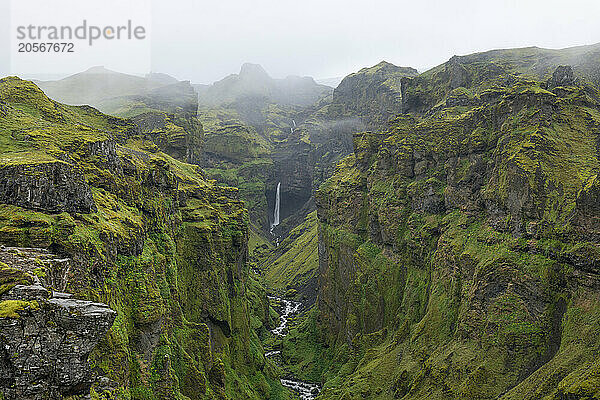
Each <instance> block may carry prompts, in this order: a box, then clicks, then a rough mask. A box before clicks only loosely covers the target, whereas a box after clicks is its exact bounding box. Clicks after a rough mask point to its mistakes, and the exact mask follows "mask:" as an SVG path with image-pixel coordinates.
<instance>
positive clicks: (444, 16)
mask: <svg viewBox="0 0 600 400" xmlns="http://www.w3.org/2000/svg"><path fill="white" fill-rule="evenodd" d="M27 1H28V0H19V2H27ZM54 1H59V0H46V2H47V3H50V4H52V3H53V2H54ZM80 1H89V0H80ZM121 1H122V2H127V1H128V0H121ZM147 1H148V2H150V3H151V4H152V13H151V15H152V29H151V53H150V54H151V67H150V68H151V69H152V70H153V71H155V72H165V73H168V74H171V75H173V76H175V77H177V78H179V79H185V80H192V81H193V82H196V83H208V82H212V81H214V80H217V79H221V78H222V77H224V76H226V75H228V74H230V73H235V72H237V71H239V68H240V65H241V64H242V63H244V62H253V63H259V64H262V65H263V66H264V67H265V69H266V70H267V71H268V72H269V73H270V74H271V75H272V76H274V77H284V76H287V75H310V76H313V77H315V78H330V77H338V76H344V75H347V74H348V73H351V72H353V71H356V70H358V69H360V68H361V67H364V66H370V65H373V64H376V63H377V62H379V61H381V60H386V61H389V62H392V63H394V64H397V65H402V66H412V67H415V68H417V69H419V70H424V69H426V68H429V67H432V66H435V65H437V64H440V63H442V62H444V61H446V60H447V59H448V58H450V57H451V56H452V55H454V54H468V53H472V52H476V51H484V50H489V49H494V48H507V47H523V46H531V45H535V46H540V47H548V48H562V47H569V46H575V45H583V44H592V43H596V42H600V23H599V18H598V17H599V16H600V1H598V0H571V1H565V0H531V1H528V0H520V1H512V0H510V1H509V0H494V1H484V0H458V1H434V0H421V1H417V0H412V1H404V0H360V1H355V0H295V1H289V0H210V1H204V0H201V1H199V0H147ZM0 2H7V0H0ZM90 4H96V5H97V7H102V4H103V1H101V0H95V1H94V2H90ZM102 8H103V11H104V13H106V10H107V8H106V7H102ZM109 9H110V8H109ZM0 11H2V6H1V5H0ZM57 12H64V11H62V10H60V11H57ZM67 12H68V11H67ZM0 18H1V17H0ZM1 22H2V21H0V35H6V33H3V32H5V31H6V29H5V28H3V27H2V26H1ZM5 43H6V42H5ZM2 46H3V47H4V53H6V46H7V45H6V44H3V42H2V41H1V40H0V47H2ZM0 50H2V49H1V48H0ZM0 57H2V52H0ZM0 63H1V61H0ZM94 63H96V61H94ZM73 65H74V64H73ZM90 66H92V65H90ZM0 68H1V66H0ZM13 72H14V71H13ZM65 72H71V71H65ZM73 72H74V71H73ZM139 72H140V73H143V72H147V71H139Z"/></svg>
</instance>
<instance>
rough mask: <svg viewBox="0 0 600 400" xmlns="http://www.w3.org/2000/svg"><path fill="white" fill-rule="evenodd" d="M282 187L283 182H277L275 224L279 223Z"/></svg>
mask: <svg viewBox="0 0 600 400" xmlns="http://www.w3.org/2000/svg"><path fill="white" fill-rule="evenodd" d="M280 189H281V182H279V183H277V194H276V195H275V213H274V214H273V226H277V225H279V203H280V199H279V190H280Z"/></svg>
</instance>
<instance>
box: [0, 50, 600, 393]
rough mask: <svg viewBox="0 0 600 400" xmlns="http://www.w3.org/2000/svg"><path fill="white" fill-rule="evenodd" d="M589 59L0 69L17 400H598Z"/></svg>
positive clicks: (597, 242) (595, 100) (0, 189)
mask: <svg viewBox="0 0 600 400" xmlns="http://www.w3.org/2000/svg"><path fill="white" fill-rule="evenodd" d="M598 65H600V45H592V46H581V47H576V48H569V49H563V50H548V49H541V48H537V47H529V48H520V49H508V50H492V51H488V52H484V53H476V54H471V55H466V56H454V57H452V58H451V59H449V60H448V61H447V62H445V63H443V64H441V65H439V66H436V67H434V68H432V69H430V70H428V71H425V72H419V71H417V70H416V69H414V68H410V67H399V66H395V65H393V64H390V63H387V62H381V63H379V64H377V65H374V66H372V67H367V68H363V69H361V70H359V71H357V72H355V73H353V74H351V75H349V76H347V77H345V78H344V79H343V80H342V81H341V82H340V83H339V85H338V86H337V87H336V88H331V87H328V86H325V85H320V84H318V83H316V82H315V81H314V80H313V79H312V78H307V77H288V78H284V79H274V78H271V77H270V76H269V74H268V73H267V72H266V71H265V70H264V69H263V68H262V67H261V66H259V65H255V64H244V65H243V66H242V67H241V69H240V72H239V73H238V74H232V75H230V76H228V77H226V78H224V79H222V80H221V81H218V82H215V83H213V84H212V85H194V84H192V83H190V82H186V81H183V82H182V81H178V80H176V79H174V78H172V77H169V76H167V75H164V74H150V75H148V76H146V77H138V76H131V75H125V74H120V73H117V72H113V71H109V70H106V69H104V68H101V67H96V68H92V69H90V70H88V71H85V72H82V73H80V74H77V75H73V76H71V77H68V78H65V79H63V80H60V81H46V82H44V81H37V82H30V81H26V80H22V79H20V78H17V77H7V78H3V79H1V80H0V176H1V177H2V179H1V180H0V244H1V245H2V246H3V247H2V248H0V285H1V286H0V325H2V327H3V328H2V330H1V332H0V343H2V345H3V346H2V349H3V351H2V353H1V354H0V370H2V371H3V372H4V373H3V378H2V379H0V393H2V396H3V397H2V398H4V399H7V400H9V399H25V400H28V399H32V400H34V399H35V400H37V399H63V398H66V399H71V400H78V399H80V398H92V399H106V400H108V399H128V400H131V399H144V400H146V399H148V400H151V399H152V400H154V399H157V400H158V399H161V400H162V399H174V400H175V399H177V400H182V399H192V400H195V399H232V400H233V399H272V400H278V399H281V400H284V399H294V398H298V396H300V398H302V399H313V398H316V399H318V400H327V399H339V400H353V399H386V400H387V399H390V400H391V399H404V400H412V399H440V400H441V399H503V400H508V399H532V400H533V399H547V400H565V399H569V400H578V399H579V400H584V399H594V398H598V397H599V396H600V379H599V377H600V366H599V365H600V364H599V362H598V360H599V358H598V357H599V354H600V353H599V351H600V347H599V344H600V331H599V329H598V327H599V326H600V314H599V312H598V310H600V275H599V273H598V265H600V252H599V249H600V225H599V221H600V208H599V206H598V204H600V197H599V196H600V190H599V183H598V172H599V170H600V162H599V161H600V160H599V157H600V136H599V135H600V75H599V73H598V71H599V69H598ZM32 332H35V334H32ZM24 371H32V374H30V375H28V374H25V373H24ZM88 396H89V397H88Z"/></svg>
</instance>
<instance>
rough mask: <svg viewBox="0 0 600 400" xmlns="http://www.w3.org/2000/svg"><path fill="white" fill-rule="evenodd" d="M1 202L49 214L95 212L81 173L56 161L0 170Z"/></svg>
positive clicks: (18, 165)
mask: <svg viewBox="0 0 600 400" xmlns="http://www.w3.org/2000/svg"><path fill="white" fill-rule="evenodd" d="M0 202H2V203H6V204H13V205H16V206H20V207H26V208H32V209H37V210H47V211H49V212H52V213H61V212H64V211H66V212H78V213H90V212H93V211H96V205H95V204H94V198H93V197H92V192H91V191H90V188H89V186H88V185H87V183H86V182H85V178H84V176H83V173H82V172H81V171H78V170H77V169H76V168H74V167H73V165H71V164H69V163H66V162H63V161H59V160H57V161H52V162H37V163H19V164H9V165H3V166H0Z"/></svg>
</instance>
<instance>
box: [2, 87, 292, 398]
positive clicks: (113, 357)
mask: <svg viewBox="0 0 600 400" xmlns="http://www.w3.org/2000/svg"><path fill="white" fill-rule="evenodd" d="M0 132H1V135H0V140H1V142H0V146H1V148H2V152H1V153H0V174H1V175H2V176H3V179H2V183H1V184H0V203H1V204H0V243H2V244H3V246H17V247H19V248H39V250H35V251H36V252H37V253H39V254H45V253H44V252H45V251H46V250H44V249H52V252H53V253H55V254H57V255H58V256H59V257H64V258H65V261H66V260H67V259H68V260H70V261H69V267H68V269H67V270H65V269H64V268H65V263H64V261H63V262H55V263H46V262H45V261H44V258H43V257H44V256H37V255H36V256H33V258H30V259H29V260H30V261H31V260H34V265H37V266H38V267H37V268H36V269H35V270H34V271H33V272H32V270H31V269H28V270H26V271H24V272H23V273H24V274H25V275H23V277H22V278H19V276H20V275H18V274H17V273H16V272H11V274H10V275H8V277H9V280H6V279H7V275H6V274H5V272H6V268H7V266H6V264H2V265H3V270H2V271H3V278H2V279H3V284H4V283H7V282H8V283H10V286H9V287H8V288H11V287H14V285H15V284H16V283H19V282H24V283H29V284H30V283H31V279H33V278H31V276H32V275H30V274H35V275H36V277H37V278H36V279H41V280H42V281H43V283H44V285H45V286H47V287H48V288H49V289H54V290H56V289H58V290H60V291H66V292H69V293H72V294H74V295H75V297H76V298H79V299H89V300H93V301H101V302H104V303H106V304H107V305H108V306H110V308H111V309H112V310H114V311H116V319H115V321H114V324H112V328H110V330H109V331H108V335H107V336H105V337H102V335H101V332H99V334H98V335H97V336H99V338H98V339H101V340H100V342H99V343H98V344H97V346H92V347H90V351H91V349H92V348H93V349H94V350H93V351H92V352H91V354H90V356H89V361H90V364H91V367H92V370H93V371H95V372H94V374H96V376H98V381H96V382H95V383H94V386H93V388H95V389H93V390H94V391H95V390H97V391H98V392H93V393H96V394H95V396H96V397H94V398H98V397H97V395H98V394H99V392H105V393H104V394H103V396H104V397H102V398H123V399H130V398H135V399H157V398H160V399H215V398H223V399H225V398H249V399H262V398H265V397H268V396H272V397H273V398H285V396H284V395H283V394H277V393H280V392H281V391H282V387H281V385H280V384H279V382H278V380H277V379H276V378H277V372H276V368H275V366H274V365H273V364H272V362H271V361H267V360H265V358H264V355H263V350H262V346H261V342H260V340H259V337H258V335H263V334H264V333H265V332H266V328H265V327H266V326H268V325H269V324H270V318H271V317H270V316H269V312H268V310H269V307H268V301H267V298H266V294H265V292H264V291H263V289H261V288H260V286H259V285H258V284H257V283H256V282H255V281H254V279H253V278H252V277H251V276H250V273H249V269H248V264H247V263H246V258H247V249H248V222H247V221H248V217H247V211H246V209H245V208H244V204H243V202H242V201H240V200H239V195H238V189H236V188H230V187H219V186H216V185H215V184H214V182H211V181H207V180H206V179H205V178H204V174H203V172H202V171H201V169H200V168H199V167H198V166H195V165H191V164H186V163H184V162H182V161H179V160H176V159H174V158H173V157H171V156H169V155H168V154H166V153H164V152H163V151H161V149H160V148H159V147H158V146H157V145H156V144H155V143H154V142H152V141H151V140H149V139H148V138H147V137H145V136H144V135H143V134H142V133H141V132H140V130H139V128H138V126H137V125H136V124H135V123H134V122H133V121H131V120H127V119H121V118H117V117H110V116H107V115H104V114H102V113H100V112H99V111H97V110H95V109H93V108H91V107H88V106H68V105H63V104H60V103H58V102H55V101H53V100H50V99H49V98H48V97H47V96H46V95H45V94H44V93H43V92H42V91H41V90H40V89H39V88H38V87H37V86H36V85H35V84H33V83H31V82H27V81H23V80H20V79H19V78H16V77H9V78H4V79H1V80H0ZM3 249H4V247H3ZM13 251H14V252H16V253H17V254H20V252H23V251H26V252H32V251H33V250H32V249H24V250H18V249H17V250H13ZM36 257H41V258H40V259H39V260H37V261H36ZM3 261H7V259H4V260H3ZM7 262H8V261H7ZM10 262H11V263H12V262H13V261H10ZM16 267H17V264H12V266H11V268H16ZM5 290H6V289H4V286H3V291H2V293H4V292H5ZM10 293H12V292H10ZM11 301H13V300H8V302H3V303H2V307H3V308H2V313H3V314H2V317H3V318H7V316H8V318H17V321H18V318H19V315H22V316H23V318H25V313H29V312H31V313H36V312H37V313H38V314H33V315H39V318H42V317H43V316H44V315H46V316H47V319H48V320H51V319H52V314H47V313H48V312H50V311H46V314H44V313H41V314H40V311H36V310H38V309H37V308H36V307H38V306H37V305H31V306H29V305H28V303H26V302H22V303H18V304H17V303H11ZM44 301H45V300H44ZM53 301H54V300H53ZM65 301H66V300H65ZM56 302H59V300H56ZM36 304H37V303H36ZM40 304H41V303H40ZM44 304H46V303H44ZM9 306H10V307H16V308H15V310H17V311H18V312H19V313H20V314H15V313H14V311H8V310H7V309H6V307H9ZM44 307H45V306H44ZM44 310H46V309H45V308H44ZM27 315H32V314H27ZM92 315H93V314H92ZM44 318H46V317H44ZM113 318H114V317H113ZM51 322H52V321H50V322H48V323H49V324H50V323H51ZM61 323H62V322H61ZM108 327H110V324H108V326H107V329H108ZM7 332H8V331H7ZM84 333H85V332H84V331H82V332H79V333H78V334H84ZM67 334H71V335H72V334H73V333H67ZM0 336H1V335H0ZM9 339H16V338H2V337H0V341H2V342H3V343H5V341H6V340H9ZM43 339H44V345H49V344H52V341H53V340H59V337H56V336H52V335H48V336H44V337H43ZM86 346H87V345H86ZM94 347H95V348H94ZM3 348H4V347H3ZM82 351H83V350H82ZM76 356H77V354H76ZM2 357H5V358H3V361H2V362H3V364H2V365H3V366H4V365H9V364H10V363H11V362H12V361H9V358H6V357H9V355H7V354H5V353H2ZM82 357H83V355H82ZM30 361H31V360H30ZM82 362H85V359H83V361H82ZM6 363H9V364H6ZM34 364H35V363H34ZM3 368H4V367H3ZM73 368H75V366H73ZM102 376H104V377H105V378H102ZM100 378H102V379H100ZM41 379H46V378H44V377H42V378H41ZM74 379H77V377H76V378H74ZM64 384H65V385H66V384H67V383H66V382H64ZM89 384H90V383H87V385H88V386H87V387H88V389H89ZM4 385H11V384H10V381H5V380H3V381H2V383H0V386H2V392H3V393H5V394H6V395H7V396H8V394H7V393H9V392H7V391H5V389H7V387H5V386H4ZM85 389H86V386H85V384H84V385H83V386H77V387H75V388H70V389H69V388H66V389H64V390H67V391H72V390H74V392H59V394H60V397H57V396H58V394H56V393H55V394H52V395H50V394H48V393H46V394H44V393H45V392H42V391H43V390H45V389H44V386H43V385H38V386H33V387H31V388H30V389H29V390H30V392H28V393H29V394H28V395H27V396H30V395H31V396H34V395H35V396H38V397H36V398H48V399H54V398H57V399H58V398H62V396H63V395H64V396H69V395H72V394H79V393H80V392H82V391H83V393H85ZM40 396H41V397H40ZM281 396H284V397H281ZM5 398H6V399H9V398H23V397H19V396H16V397H5ZM27 398H29V397H27ZM31 398H33V397H31Z"/></svg>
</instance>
